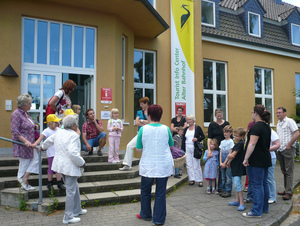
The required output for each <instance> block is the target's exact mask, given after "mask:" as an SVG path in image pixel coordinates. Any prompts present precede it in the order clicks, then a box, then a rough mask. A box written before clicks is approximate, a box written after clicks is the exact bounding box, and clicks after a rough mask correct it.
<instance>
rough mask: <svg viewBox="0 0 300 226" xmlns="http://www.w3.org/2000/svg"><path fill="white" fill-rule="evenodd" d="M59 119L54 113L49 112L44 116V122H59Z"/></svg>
mask: <svg viewBox="0 0 300 226" xmlns="http://www.w3.org/2000/svg"><path fill="white" fill-rule="evenodd" d="M60 120H61V119H60V118H57V116H56V115H55V114H50V115H48V116H47V118H46V122H44V123H49V122H59V121H60Z"/></svg>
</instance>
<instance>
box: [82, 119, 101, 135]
mask: <svg viewBox="0 0 300 226" xmlns="http://www.w3.org/2000/svg"><path fill="white" fill-rule="evenodd" d="M96 120H97V122H98V125H99V126H100V127H102V122H101V120H98V119H96ZM82 133H85V134H86V139H87V140H90V139H93V138H96V137H97V136H98V135H99V134H100V132H99V130H98V129H97V127H96V125H95V123H93V122H92V123H91V122H90V120H87V121H86V122H85V123H83V126H82Z"/></svg>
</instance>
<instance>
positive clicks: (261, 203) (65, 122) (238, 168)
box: [11, 80, 299, 225]
mask: <svg viewBox="0 0 300 226" xmlns="http://www.w3.org/2000/svg"><path fill="white" fill-rule="evenodd" d="M75 87H76V84H75V83H74V82H73V81H72V80H67V81H66V82H65V84H64V86H63V88H62V89H61V90H59V91H58V92H57V93H56V94H55V95H54V97H53V98H52V99H51V100H50V102H49V105H50V106H51V107H53V110H55V111H56V114H50V115H48V116H47V118H46V122H45V123H48V128H46V129H45V130H44V131H43V132H42V135H41V136H40V137H39V138H38V139H37V140H35V137H34V131H35V123H34V121H33V120H32V118H31V117H30V115H29V113H28V111H29V110H30V106H31V102H32V97H31V96H30V95H29V94H23V95H21V96H19V97H18V100H17V102H18V108H17V110H15V111H14V112H13V114H12V116H11V125H12V127H11V132H12V134H13V139H14V140H18V141H21V142H23V143H24V146H20V145H17V144H14V145H13V153H14V156H15V157H19V171H18V181H19V182H20V184H21V187H22V188H23V189H25V190H34V189H35V188H34V187H32V186H31V185H30V184H29V183H28V178H29V176H30V174H31V173H35V174H38V157H37V154H38V152H37V151H38V150H37V149H34V148H35V147H36V146H37V145H38V144H39V143H40V142H41V141H42V140H43V139H44V138H47V139H46V140H45V141H44V143H43V144H42V145H41V146H40V150H47V157H48V163H49V169H48V186H47V187H48V189H49V190H50V189H52V188H53V183H52V179H53V173H56V175H57V176H56V177H57V186H58V188H59V189H66V207H65V215H64V219H63V222H64V223H76V222H79V221H80V218H79V217H78V216H79V215H80V214H85V213H86V212H87V211H86V210H83V209H81V205H80V194H79V188H78V183H77V177H80V176H81V175H82V172H83V168H84V166H85V161H84V159H83V158H82V156H81V149H83V150H86V151H87V152H88V153H89V155H92V154H93V147H99V149H98V155H99V156H102V152H101V149H102V147H103V146H104V145H105V143H106V133H105V132H104V129H103V125H102V122H101V121H100V120H97V119H96V117H95V112H94V110H93V109H88V110H87V111H86V113H85V116H86V118H87V121H86V122H85V123H84V124H83V126H82V130H81V132H80V130H79V128H78V114H77V113H79V112H80V106H75V107H74V108H73V109H74V111H75V112H76V113H75V112H74V111H73V110H71V109H70V108H71V106H72V102H71V100H70V98H69V94H70V93H71V92H72V91H73V90H74V88H75ZM53 102H54V103H53ZM57 102H59V104H57ZM139 104H140V107H141V109H142V110H140V111H138V112H137V116H136V120H135V125H137V126H138V134H137V135H136V136H135V137H134V138H133V139H132V140H131V141H130V142H129V143H128V144H127V147H126V153H125V157H124V161H123V167H122V168H120V169H119V170H120V171H124V170H131V169H132V159H133V150H134V148H136V149H137V150H138V151H142V157H141V160H140V164H139V173H140V176H141V211H140V213H139V214H137V217H138V218H139V219H143V220H152V222H153V224H154V225H161V224H164V222H165V217H166V198H165V195H166V185H167V181H168V178H169V177H170V176H171V175H174V177H176V178H180V176H181V175H182V170H183V166H181V167H179V168H177V169H175V171H174V161H173V158H172V155H171V151H170V147H172V146H173V145H177V146H178V147H180V148H181V149H182V150H183V151H184V152H185V153H186V167H187V173H188V177H189V185H190V186H192V185H194V184H196V183H197V184H198V186H199V187H203V178H205V180H206V185H207V188H206V192H207V193H208V194H219V195H220V196H222V197H224V198H227V197H230V196H231V191H232V185H233V187H234V189H235V191H236V198H235V201H232V202H229V203H228V204H229V205H230V206H237V207H238V208H237V210H238V211H244V210H245V209H246V205H245V203H244V199H243V187H242V183H241V177H242V176H243V175H245V174H246V173H247V175H248V179H249V180H248V181H249V188H248V194H247V198H246V199H245V200H247V202H248V201H252V202H253V206H252V208H251V210H250V211H249V212H246V213H243V216H244V217H260V216H261V215H262V213H263V212H268V211H269V209H268V204H270V203H274V202H276V187H275V186H276V185H275V180H274V167H275V164H276V154H275V152H274V151H276V150H277V159H278V161H279V162H280V167H281V171H282V173H283V174H284V187H285V190H284V191H283V192H278V194H279V195H282V196H283V199H286V200H287V199H290V198H291V197H292V185H293V162H294V161H293V158H294V155H295V145H294V143H295V141H296V140H297V138H298V137H299V131H298V127H297V125H296V123H295V122H294V121H293V120H292V119H290V118H288V117H286V109H285V108H284V107H279V108H277V112H276V115H277V117H278V119H279V122H278V124H277V134H278V135H277V134H276V132H275V131H274V130H272V129H271V128H270V126H269V124H270V117H271V115H270V112H269V111H268V110H266V109H265V107H264V106H262V105H256V106H254V108H253V112H252V119H253V121H254V123H253V125H252V127H251V128H250V130H249V131H248V133H247V138H246V139H245V136H246V131H245V130H244V129H243V128H241V127H239V128H236V129H235V130H233V128H232V126H231V125H230V124H229V122H227V121H225V120H224V119H223V111H222V109H216V110H215V118H216V120H215V121H213V122H211V123H210V125H209V127H208V139H207V150H206V152H205V154H204V157H203V159H204V160H205V161H206V164H205V167H204V172H203V175H202V170H201V166H200V160H199V159H198V158H195V157H194V151H195V149H196V148H197V143H199V142H201V141H203V140H204V138H205V135H204V133H203V130H202V128H201V127H200V126H199V125H196V123H195V122H196V119H195V116H193V115H188V116H187V117H186V118H184V117H183V112H184V108H183V107H181V106H179V107H178V108H177V109H176V110H177V115H176V117H174V118H173V119H172V120H171V126H170V129H169V127H167V126H165V125H162V124H160V119H161V117H162V114H163V109H162V107H161V106H159V105H149V98H148V97H143V98H141V99H140V100H139ZM118 116H119V112H118V109H116V108H114V109H112V110H111V119H110V120H108V124H107V130H108V134H109V154H108V155H109V156H108V162H110V163H119V162H120V160H119V153H118V150H119V144H120V137H121V133H122V130H123V124H122V121H121V120H120V119H118ZM58 125H59V126H58ZM171 132H173V135H172V134H171ZM80 134H81V135H82V140H83V144H82V146H81V143H80ZM232 138H233V139H232ZM245 143H246V144H245ZM62 163H64V164H62ZM154 179H155V181H156V192H155V204H154V209H153V214H152V211H151V187H152V184H153V181H154ZM62 180H63V181H64V184H65V186H64V184H63V182H62ZM217 182H218V183H217Z"/></svg>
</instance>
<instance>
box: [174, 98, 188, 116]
mask: <svg viewBox="0 0 300 226" xmlns="http://www.w3.org/2000/svg"><path fill="white" fill-rule="evenodd" d="M179 106H180V107H183V113H182V116H183V117H186V103H184V102H175V116H177V108H178V107H179Z"/></svg>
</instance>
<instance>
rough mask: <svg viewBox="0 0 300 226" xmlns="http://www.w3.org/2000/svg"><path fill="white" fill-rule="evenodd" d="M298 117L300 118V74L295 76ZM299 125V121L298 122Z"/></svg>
mask: <svg viewBox="0 0 300 226" xmlns="http://www.w3.org/2000/svg"><path fill="white" fill-rule="evenodd" d="M295 85H296V87H295V95H296V115H297V116H298V117H300V74H298V73H296V75H295ZM297 123H298V124H299V121H297Z"/></svg>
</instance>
